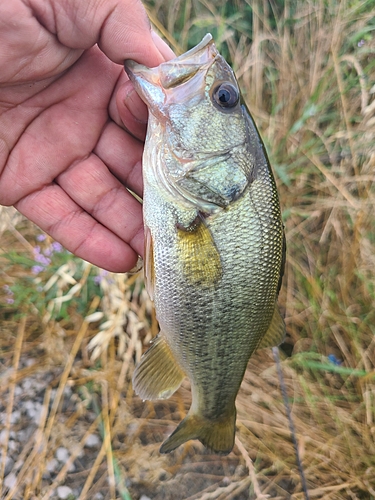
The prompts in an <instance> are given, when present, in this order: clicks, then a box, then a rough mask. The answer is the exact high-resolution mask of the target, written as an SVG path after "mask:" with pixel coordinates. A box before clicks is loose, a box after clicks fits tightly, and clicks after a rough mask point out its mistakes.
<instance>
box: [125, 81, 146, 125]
mask: <svg viewBox="0 0 375 500" xmlns="http://www.w3.org/2000/svg"><path fill="white" fill-rule="evenodd" d="M124 104H125V106H126V107H127V108H128V110H129V111H130V113H131V114H132V115H133V117H134V118H135V119H136V120H137V121H138V122H141V123H147V120H148V111H147V106H146V104H145V103H144V102H143V101H142V99H141V98H140V97H139V95H138V94H137V92H136V91H135V90H134V89H133V90H130V91H129V92H128V93H127V94H126V97H125V99H124Z"/></svg>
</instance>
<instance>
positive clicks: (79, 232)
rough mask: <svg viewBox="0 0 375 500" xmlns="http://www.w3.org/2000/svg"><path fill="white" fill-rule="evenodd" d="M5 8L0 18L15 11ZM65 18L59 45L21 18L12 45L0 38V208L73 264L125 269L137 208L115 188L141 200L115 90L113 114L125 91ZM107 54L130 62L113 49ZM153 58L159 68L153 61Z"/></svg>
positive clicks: (137, 152) (136, 154) (137, 225)
mask: <svg viewBox="0 0 375 500" xmlns="http://www.w3.org/2000/svg"><path fill="white" fill-rule="evenodd" d="M56 2H57V0H56V1H55V2H54V1H53V0H51V4H55V3H56ZM9 3H10V4H11V5H12V7H9V8H8V7H6V8H5V9H4V10H6V9H8V10H12V9H13V10H14V6H15V5H16V7H17V4H20V5H18V7H22V6H23V2H21V0H19V1H18V0H16V1H15V2H9ZM71 3H73V4H74V3H75V2H74V0H72V2H71ZM76 3H77V2H76ZM120 3H124V4H125V3H126V0H123V1H122V2H120ZM77 5H78V4H77ZM81 5H82V3H81ZM22 8H23V7H22ZM75 8H78V7H76V6H75ZM2 9H3V7H1V8H0V10H2ZM5 14H8V15H14V12H11V13H9V12H5ZM104 14H105V13H104ZM96 15H98V12H97V11H96ZM0 18H2V20H3V19H4V13H3V12H0ZM37 18H38V19H37ZM22 19H24V18H22ZM51 19H53V20H55V18H51ZM67 19H68V18H63V21H64V20H65V22H66V26H65V25H62V24H61V23H62V21H61V19H60V34H59V35H60V36H59V37H57V36H56V35H55V34H54V32H53V31H54V28H53V26H49V18H48V17H46V18H45V19H44V18H43V19H42V22H40V16H31V17H30V16H29V17H26V18H25V20H24V21H22V23H21V24H22V26H20V28H19V32H18V33H17V36H15V33H14V31H12V32H9V29H8V30H6V31H5V32H1V33H0V37H1V38H2V39H1V40H0V42H1V43H2V46H3V47H4V46H7V47H8V50H7V53H6V56H5V57H2V58H1V59H0V75H1V77H0V78H1V79H0V174H1V175H0V203H2V204H8V205H12V204H13V205H15V206H16V207H17V208H18V209H19V210H20V211H21V212H22V213H23V214H25V215H26V216H27V217H28V218H30V219H31V220H33V221H35V222H36V223H37V224H38V225H39V226H40V227H42V228H43V229H44V230H46V231H47V232H48V233H50V234H51V235H52V236H53V237H55V238H56V239H57V240H59V241H60V242H61V243H63V244H64V245H65V246H66V247H67V248H68V249H69V250H71V251H72V252H74V253H76V254H77V255H80V256H82V257H83V258H86V259H88V260H90V261H91V262H94V263H96V264H98V265H101V266H103V267H106V268H108V269H111V270H116V271H121V270H126V269H129V268H130V267H132V266H133V265H134V263H135V261H136V258H137V254H138V253H141V252H142V246H143V237H142V219H141V207H140V205H139V203H138V202H137V201H136V200H135V199H134V198H133V197H132V196H131V195H130V194H129V192H128V191H127V190H126V189H125V187H124V185H123V184H126V185H127V187H129V188H130V189H132V190H133V191H135V192H137V193H140V192H141V172H140V160H141V154H142V143H141V142H140V141H138V140H137V139H135V138H134V137H133V136H132V135H130V134H128V133H126V132H125V131H124V130H123V128H122V127H121V125H122V123H121V120H120V117H119V115H118V111H117V108H116V102H115V99H116V92H115V90H117V89H120V90H119V92H117V100H118V103H119V104H120V109H121V104H123V97H124V95H125V94H126V91H127V90H126V89H127V87H126V85H127V84H125V86H124V85H122V86H121V84H123V83H125V81H126V77H125V75H124V72H123V70H122V66H121V65H119V64H116V63H114V62H112V61H110V60H109V59H108V58H107V57H106V56H105V55H104V54H103V52H101V51H100V50H99V48H98V47H96V46H94V47H92V48H89V49H88V50H85V51H84V50H83V49H85V48H86V46H88V47H90V46H91V45H92V44H93V43H95V37H91V38H92V39H91V40H90V36H88V35H87V36H86V38H85V37H84V33H83V34H82V32H83V31H84V30H83V28H82V26H78V29H77V33H76V34H74V33H73V34H69V33H68V34H67V32H68V31H69V29H68V28H69V23H68V21H67ZM95 19H96V18H95ZM4 20H5V19H4ZM51 22H52V21H51ZM46 26H47V28H49V29H50V31H49V30H48V29H46ZM99 27H100V29H101V30H102V35H101V39H99V42H100V44H101V46H103V48H104V49H105V48H106V44H107V41H106V39H105V37H104V35H103V25H101V26H99ZM25 29H26V32H27V33H28V37H27V38H26V37H25V35H24V33H25ZM104 29H105V26H104ZM112 29H113V28H112ZM8 32H9V33H8ZM68 35H69V36H68ZM142 36H144V34H143V33H142ZM4 37H5V38H4ZM58 38H60V40H61V39H62V40H63V42H64V43H60V42H59V41H58ZM80 38H82V39H84V40H86V42H85V41H84V40H80ZM67 45H71V46H73V47H74V46H76V47H78V48H71V47H68V46H67ZM107 52H110V54H109V55H110V56H111V57H112V59H114V60H117V59H119V60H121V59H122V58H124V57H129V56H128V54H127V53H126V52H125V53H124V54H123V55H119V54H118V52H119V48H116V47H115V48H114V49H113V50H112V49H111V48H109V49H108V50H107ZM154 52H155V53H157V51H156V48H154ZM132 55H133V54H132V53H131V51H130V57H131V56H132ZM149 57H150V58H151V56H149ZM153 57H154V60H155V63H154V64H158V63H159V62H160V59H161V56H160V54H159V61H158V60H157V56H155V54H154V56H153ZM144 58H146V56H145V57H144ZM12 61H16V62H17V63H16V64H12ZM118 62H119V61H118ZM145 62H147V61H145ZM139 106H140V105H139ZM140 112H142V110H141V108H140ZM143 113H144V111H143ZM122 118H123V121H127V123H125V125H126V127H127V128H128V129H129V130H131V132H132V134H133V135H135V136H138V137H140V136H141V135H142V133H143V128H144V126H143V127H142V124H139V123H138V124H137V121H136V120H135V119H134V118H133V119H132V118H131V115H130V113H128V114H126V113H125V110H124V109H123V110H122ZM120 181H121V182H120Z"/></svg>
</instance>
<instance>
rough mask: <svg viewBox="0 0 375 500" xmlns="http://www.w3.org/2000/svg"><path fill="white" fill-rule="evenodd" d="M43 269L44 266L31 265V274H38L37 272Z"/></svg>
mask: <svg viewBox="0 0 375 500" xmlns="http://www.w3.org/2000/svg"><path fill="white" fill-rule="evenodd" d="M44 270H45V267H44V266H33V267H32V268H31V272H32V273H33V274H39V273H41V272H42V271H44Z"/></svg>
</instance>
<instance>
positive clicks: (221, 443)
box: [160, 407, 236, 455]
mask: <svg viewBox="0 0 375 500" xmlns="http://www.w3.org/2000/svg"><path fill="white" fill-rule="evenodd" d="M235 432H236V409H235V407H233V412H232V413H231V414H230V415H229V416H228V417H225V418H222V419H219V420H208V419H206V418H204V417H201V416H199V415H194V414H192V415H189V414H188V415H187V416H186V417H185V418H184V420H182V422H180V424H179V425H178V427H177V428H176V430H175V431H174V432H173V433H172V434H171V435H170V436H169V438H167V439H166V440H165V441H164V443H163V444H162V446H161V448H160V453H169V452H170V451H172V450H174V449H176V448H177V447H178V446H180V445H181V444H183V443H186V441H189V440H190V439H199V441H200V442H201V443H202V444H203V445H204V446H205V447H206V448H208V449H209V450H210V451H212V452H213V453H217V454H219V455H228V453H230V452H231V451H232V448H233V445H234V436H235Z"/></svg>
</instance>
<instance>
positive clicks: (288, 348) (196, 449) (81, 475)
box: [0, 0, 375, 500]
mask: <svg viewBox="0 0 375 500" xmlns="http://www.w3.org/2000/svg"><path fill="white" fill-rule="evenodd" d="M148 5H149V14H150V17H151V19H152V21H153V22H154V24H155V25H156V26H157V27H158V28H159V29H160V31H161V32H162V33H163V34H164V35H165V36H166V37H167V39H168V41H169V43H171V45H172V46H173V47H174V48H175V49H176V50H177V51H184V50H186V49H187V48H188V47H190V46H191V45H193V44H195V43H196V42H197V41H198V40H199V39H200V38H202V36H203V35H204V34H205V33H206V32H207V31H211V32H212V33H213V35H214V36H215V38H216V40H217V44H218V46H219V47H220V49H221V50H222V51H223V53H224V54H225V55H226V56H227V57H228V58H229V59H230V60H231V62H232V64H233V66H234V69H235V70H236V72H237V75H238V78H239V82H240V86H241V88H242V90H243V93H244V97H245V100H246V101H247V104H248V106H249V108H250V110H251V112H252V113H253V115H254V117H255V120H256V122H257V123H258V125H259V128H260V130H261V132H262V135H263V138H264V140H265V142H266V145H267V149H268V151H269V155H270V159H271V163H272V165H273V167H274V170H275V172H276V176H277V181H278V185H279V191H280V197H281V204H282V207H283V211H284V222H285V227H286V234H287V241H288V260H287V267H286V274H285V278H284V286H283V289H282V292H281V297H280V303H281V306H282V307H283V308H284V310H285V316H286V323H287V329H288V337H287V341H286V344H285V345H284V346H283V350H282V353H283V357H284V360H283V363H282V364H283V371H284V376H285V380H286V384H287V389H288V394H289V398H290V403H291V407H292V414H293V418H294V422H295V426H296V431H297V437H298V441H299V448H300V454H301V457H302V461H303V467H304V471H305V475H306V478H307V483H308V488H309V495H310V498H312V499H328V500H333V499H337V500H338V499H356V500H357V499H361V500H362V499H363V500H365V499H366V500H367V499H371V498H375V387H374V377H375V341H374V333H375V327H374V319H375V312H374V311H375V307H374V306H375V287H374V282H375V237H374V225H375V217H374V204H375V191H374V185H375V184H374V181H375V173H374V166H375V153H374V146H373V145H374V143H375V100H374V93H375V87H374V81H375V57H374V52H375V38H374V29H375V24H374V9H375V2H374V1H354V0H353V1H347V0H344V1H341V2H338V1H334V0H329V1H328V2H327V1H323V0H321V1H320V0H310V1H306V2H290V1H289V0H285V1H284V2H268V1H266V0H254V1H252V2H250V1H247V2H240V1H239V0H237V1H232V2H224V1H223V0H220V1H217V2H210V1H209V0H199V1H198V0H197V1H192V0H191V1H189V0H187V1H183V2H182V1H181V2H171V3H170V2H164V1H163V2H162V1H161V0H160V1H158V0H157V1H154V2H152V3H151V2H148ZM250 6H251V7H250ZM251 10H252V12H253V14H252V17H251V16H250V13H251ZM36 235H37V230H36V229H35V228H34V227H33V226H32V225H30V224H29V223H27V222H25V221H24V220H23V219H22V218H21V217H20V216H19V215H18V214H17V213H16V212H13V211H9V210H4V209H3V210H2V211H1V212H0V237H1V249H0V250H1V252H2V254H3V256H1V255H0V261H1V269H2V271H1V273H0V286H3V285H9V286H11V287H12V289H14V290H15V291H16V294H20V295H21V297H22V300H20V302H19V304H16V306H15V305H14V304H6V299H7V298H9V295H7V293H6V292H5V291H4V293H3V294H2V295H1V296H0V317H1V324H0V331H1V337H0V363H1V364H0V380H1V382H0V405H1V404H3V407H4V411H5V413H6V414H7V415H8V417H7V418H6V419H5V421H4V422H3V423H2V424H1V426H0V431H1V430H2V429H3V430H4V429H5V431H6V432H5V434H4V436H5V439H3V441H2V444H1V446H2V447H3V457H5V454H6V453H7V446H8V437H9V434H8V433H9V432H10V431H12V430H17V426H18V427H20V426H21V427H22V425H28V424H27V421H26V420H25V418H24V419H23V420H22V421H21V422H20V423H18V424H17V425H16V426H14V425H12V424H11V423H10V421H11V418H10V417H11V415H12V412H13V410H14V408H15V407H16V406H17V391H16V387H17V386H20V384H21V383H22V381H23V380H25V379H27V378H33V377H37V376H39V375H40V374H42V376H43V374H45V373H50V374H51V373H52V376H51V378H50V380H49V382H48V383H46V389H45V390H44V391H43V397H44V402H43V412H42V415H41V419H40V421H39V426H38V428H36V429H35V432H33V433H32V435H31V436H30V438H29V439H28V441H27V442H26V443H25V444H24V447H23V449H22V451H21V452H20V456H19V460H18V462H17V463H16V464H15V466H14V467H15V470H16V472H17V483H16V484H15V485H14V487H13V489H12V490H11V491H7V490H6V489H5V488H3V492H2V494H3V496H4V498H7V499H11V498H14V499H17V498H22V499H31V498H38V499H39V498H41V499H47V498H53V495H52V492H53V490H54V489H55V487H56V485H58V484H68V485H72V486H74V485H80V486H81V488H82V487H83V490H82V492H81V495H80V497H79V498H81V499H84V498H94V494H95V493H96V492H98V491H100V492H102V493H103V494H104V495H105V497H106V498H125V499H129V498H132V499H133V500H136V499H138V498H139V497H140V496H141V494H143V493H144V494H147V495H148V496H149V497H150V498H152V499H174V500H178V499H184V500H187V499H188V500H198V499H201V500H203V499H205V500H208V499H221V500H224V499H237V500H240V499H256V498H257V499H261V498H266V497H267V495H268V497H269V498H274V499H276V498H278V499H286V498H293V499H296V500H297V499H303V498H304V495H303V492H302V491H301V482H300V478H299V475H298V469H297V466H296V462H295V455H294V450H293V445H292V441H291V438H290V433H289V426H288V421H287V418H286V413H285V408H284V405H283V402H282V396H281V392H280V387H279V381H278V377H277V373H276V367H275V364H274V361H273V358H272V353H271V352H270V351H265V352H261V353H257V354H256V355H255V356H254V357H253V358H252V360H251V361H250V364H249V368H248V371H247V372H246V375H245V379H244V382H243V384H242V387H241V390H240V393H239V396H238V399H237V408H238V433H237V435H238V438H237V441H236V443H237V445H236V446H235V449H234V451H233V453H232V454H231V455H229V456H228V457H225V458H221V457H215V456H211V455H205V454H204V453H203V449H202V447H201V446H200V445H199V444H196V443H192V444H188V445H186V446H185V447H183V448H181V449H179V450H177V451H176V452H175V453H174V454H173V455H168V456H161V455H159V453H158V448H159V445H160V443H161V441H162V440H163V438H164V437H165V436H166V435H167V434H168V433H169V432H170V431H171V430H172V429H173V428H174V426H175V424H176V423H177V422H178V421H179V420H180V419H181V418H182V417H183V416H184V415H185V413H186V411H187V409H188V407H189V402H190V399H189V398H190V392H189V387H188V383H187V382H185V383H184V385H183V387H182V388H181V389H180V390H179V391H178V393H177V394H176V395H175V396H173V397H172V398H171V400H169V401H167V402H160V403H155V404H154V403H150V402H146V403H142V402H141V401H139V399H138V398H137V397H135V396H134V394H133V392H132V387H131V382H130V378H131V373H132V370H133V368H134V360H135V359H139V357H140V354H141V352H142V349H143V346H145V345H146V344H147V343H148V341H149V339H150V338H151V337H152V336H153V335H155V334H156V332H157V325H156V321H155V317H154V315H153V312H152V308H151V305H150V302H149V300H148V298H147V295H146V294H145V291H144V288H143V283H142V278H141V277H139V276H138V277H137V276H123V275H111V274H106V275H102V276H101V284H100V286H96V285H94V278H95V276H96V275H98V274H99V270H97V269H95V268H93V267H92V266H89V265H87V264H85V263H82V262H80V261H79V260H78V259H74V258H73V257H71V256H66V257H64V258H63V257H62V256H57V257H56V260H53V263H52V266H51V268H50V269H49V270H46V271H44V273H41V274H39V275H38V276H37V277H35V276H34V275H33V274H32V273H31V271H30V267H31V264H30V262H29V260H27V259H33V248H34V247H35V245H36V244H37V241H36ZM47 243H48V242H47ZM47 243H43V244H47ZM10 250H13V251H16V253H17V255H19V256H22V257H23V258H24V260H22V261H20V260H19V259H18V260H16V261H14V260H13V262H11V261H10V260H9V258H5V256H4V254H6V253H7V252H9V251H10ZM35 290H37V294H36V292H35ZM38 290H39V291H38ZM40 290H41V291H40ZM22 294H24V295H22ZM26 297H31V298H32V300H33V301H34V302H33V305H32V306H30V307H26V306H25V303H26V300H25V298H26ZM18 313H22V315H20V316H18ZM89 346H90V348H91V350H90V349H88V347H89ZM90 353H91V354H90ZM92 353H94V356H92ZM329 355H334V356H335V358H336V359H337V360H340V361H341V364H340V365H338V364H335V363H333V362H332V361H330V360H329V358H328V356H329ZM28 358H32V359H33V360H34V363H33V364H31V365H28V364H25V363H24V360H25V359H28ZM331 359H332V358H331ZM66 388H71V389H72V391H73V392H72V396H71V399H72V401H73V406H71V407H69V405H68V409H67V407H66V404H65V403H66V401H65V400H66V394H65V392H64V391H66ZM94 429H96V430H97V429H100V432H101V438H102V445H101V447H100V448H99V450H97V452H95V453H92V452H91V454H90V450H88V449H87V448H84V443H85V439H86V437H85V436H87V435H88V434H90V433H92V432H93V431H94ZM59 446H65V447H67V448H68V449H69V450H71V458H70V461H71V463H73V462H74V463H75V464H77V463H80V464H81V467H80V468H78V469H76V471H75V472H72V471H69V465H70V463H67V464H65V466H64V467H63V468H62V469H61V470H60V472H59V473H58V475H57V477H55V478H53V480H48V479H46V478H45V477H44V474H45V470H46V464H47V463H48V461H49V460H50V459H51V458H52V457H53V456H54V454H55V451H56V449H57V448H58V447H59ZM83 449H84V450H85V455H84V458H82V456H81V452H82V450H83ZM4 463H5V458H3V462H2V464H3V465H1V464H0V477H1V475H2V472H3V469H4ZM0 481H1V479H0Z"/></svg>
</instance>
